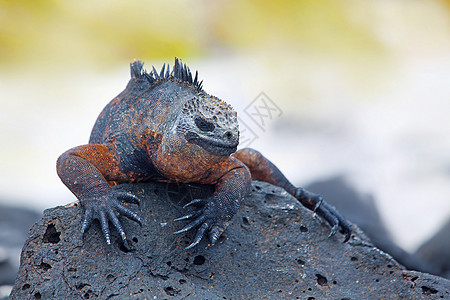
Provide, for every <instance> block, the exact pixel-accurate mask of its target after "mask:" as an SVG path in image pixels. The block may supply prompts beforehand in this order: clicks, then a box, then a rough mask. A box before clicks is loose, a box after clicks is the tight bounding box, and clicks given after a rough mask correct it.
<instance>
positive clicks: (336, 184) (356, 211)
mask: <svg viewBox="0 0 450 300" xmlns="http://www.w3.org/2000/svg"><path fill="white" fill-rule="evenodd" d="M306 189H307V190H310V191H312V192H316V193H320V194H322V195H323V196H324V199H327V201H328V202H329V203H330V204H332V205H334V206H335V207H336V208H337V209H338V210H339V211H340V212H341V213H343V214H344V215H345V216H346V217H347V218H348V219H349V220H350V221H351V222H352V223H354V224H356V225H358V227H359V228H361V229H362V230H363V231H364V233H365V234H366V235H367V236H368V237H369V239H370V241H371V242H372V243H373V244H374V245H375V246H376V247H377V248H379V249H381V250H383V251H384V252H386V253H388V254H389V255H391V256H392V257H393V258H394V259H395V260H396V261H397V262H399V263H400V264H402V265H403V266H405V267H406V268H407V269H409V270H416V271H420V272H427V273H432V274H434V275H439V276H442V275H443V273H442V272H441V268H440V267H439V266H437V265H435V264H431V263H429V260H425V259H423V257H421V256H420V255H417V254H412V253H409V252H407V251H405V250H404V249H402V248H401V247H400V246H398V245H397V244H396V243H395V242H394V241H393V239H392V237H391V234H390V232H389V231H388V230H387V228H386V226H385V224H384V223H383V221H382V219H381V216H380V213H379V211H378V208H377V206H376V204H375V199H374V198H373V197H372V196H371V195H368V194H361V193H359V192H357V191H356V190H355V189H354V188H353V187H351V186H350V185H349V184H348V183H347V182H346V181H345V179H344V178H343V177H342V176H337V177H334V178H330V179H327V180H322V181H318V182H314V183H312V184H310V185H309V186H307V187H306ZM447 236H448V234H447ZM441 244H442V243H441ZM447 244H448V242H447ZM441 248H442V247H441ZM449 251H450V249H449ZM447 257H448V256H447ZM435 260H436V259H435ZM441 261H443V259H442V260H441Z"/></svg>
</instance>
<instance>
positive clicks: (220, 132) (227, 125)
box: [131, 58, 239, 156]
mask: <svg viewBox="0 0 450 300" xmlns="http://www.w3.org/2000/svg"><path fill="white" fill-rule="evenodd" d="M131 77H132V78H133V79H137V82H140V83H142V84H143V85H144V86H147V85H148V83H150V86H152V87H156V86H159V87H160V89H161V90H163V89H164V88H163V87H162V86H161V85H164V83H166V84H169V83H175V84H176V88H174V87H173V86H172V88H166V89H164V90H165V92H167V91H168V90H170V92H171V93H173V94H172V95H170V96H169V95H168V94H167V95H166V97H174V98H177V99H178V100H179V101H180V102H178V103H179V104H180V106H179V107H177V106H178V103H177V104H176V105H175V106H174V107H173V113H174V114H175V116H176V118H174V123H172V124H171V125H170V126H169V130H168V132H167V133H168V135H170V136H166V138H167V140H170V142H169V143H170V144H173V145H169V146H172V147H175V148H176V147H179V145H175V144H178V143H179V142H182V141H185V142H187V143H188V144H191V145H193V146H194V148H196V147H201V148H202V149H203V150H205V151H207V152H208V153H209V154H210V155H213V156H225V155H230V154H231V153H233V152H235V151H236V149H237V145H238V144H239V125H238V121H237V114H236V112H235V111H234V110H233V109H232V108H231V106H230V105H228V104H227V103H225V102H223V101H221V100H220V99H218V98H216V97H214V96H210V95H208V94H207V93H205V92H204V91H203V89H202V81H199V80H198V72H195V76H192V73H191V71H190V69H189V67H187V66H186V64H184V65H183V63H182V62H181V60H179V59H178V58H175V65H174V67H173V69H172V71H171V70H170V67H169V66H167V68H166V65H163V67H162V69H161V70H160V71H159V72H158V71H156V69H155V68H154V67H153V69H152V71H151V72H149V73H148V72H146V71H145V70H144V69H143V63H142V62H140V61H136V62H134V63H132V64H131ZM185 150H186V149H185Z"/></svg>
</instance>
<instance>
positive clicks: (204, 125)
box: [194, 117, 214, 131]
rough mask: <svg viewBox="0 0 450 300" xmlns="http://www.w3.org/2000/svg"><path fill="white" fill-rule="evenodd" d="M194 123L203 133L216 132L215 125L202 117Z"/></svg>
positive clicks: (197, 118)
mask: <svg viewBox="0 0 450 300" xmlns="http://www.w3.org/2000/svg"><path fill="white" fill-rule="evenodd" d="M194 121H195V125H197V127H198V129H200V130H201V131H213V130H214V124H213V123H211V122H210V121H208V120H206V119H204V118H202V117H196V118H195V120H194Z"/></svg>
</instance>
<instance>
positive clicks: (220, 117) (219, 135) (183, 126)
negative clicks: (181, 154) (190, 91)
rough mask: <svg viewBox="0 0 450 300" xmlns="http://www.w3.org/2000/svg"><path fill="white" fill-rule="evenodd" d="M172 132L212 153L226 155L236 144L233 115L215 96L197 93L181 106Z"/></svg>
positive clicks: (235, 126)
mask: <svg viewBox="0 0 450 300" xmlns="http://www.w3.org/2000/svg"><path fill="white" fill-rule="evenodd" d="M176 131H177V133H178V134H181V135H183V136H184V137H185V139H186V140H187V141H188V142H189V143H192V144H196V145H198V146H200V147H202V148H203V149H204V150H206V151H207V152H209V153H211V154H215V155H219V156H221V155H230V154H231V153H233V152H235V151H236V148H237V145H238V144H239V125H238V121H237V114H236V112H235V111H234V110H233V109H232V108H231V106H230V105H228V104H227V103H225V102H223V101H221V100H219V99H218V98H216V97H213V96H210V95H207V94H199V95H198V96H197V97H193V98H191V99H189V100H188V101H187V102H186V103H185V104H184V106H183V109H182V112H181V115H180V118H179V119H178V123H177V124H176Z"/></svg>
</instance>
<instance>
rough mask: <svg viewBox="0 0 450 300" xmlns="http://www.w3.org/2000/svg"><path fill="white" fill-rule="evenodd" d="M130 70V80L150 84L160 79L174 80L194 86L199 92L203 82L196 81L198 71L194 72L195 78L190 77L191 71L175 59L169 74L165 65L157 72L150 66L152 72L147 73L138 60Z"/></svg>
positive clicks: (168, 68)
mask: <svg viewBox="0 0 450 300" xmlns="http://www.w3.org/2000/svg"><path fill="white" fill-rule="evenodd" d="M130 69H131V78H133V79H138V80H147V81H148V82H149V83H150V84H153V83H155V82H158V81H159V80H162V79H169V78H176V79H178V80H180V81H182V82H185V83H187V84H190V85H192V86H194V87H195V88H196V89H197V90H198V91H199V92H200V91H202V89H203V87H202V84H203V80H202V81H198V71H195V77H192V73H191V70H190V69H189V67H188V66H186V64H184V65H183V63H182V61H181V60H180V59H178V58H177V57H175V65H174V67H173V69H172V72H170V66H169V64H167V69H166V64H163V66H162V68H161V71H159V72H158V71H157V70H156V69H155V67H154V66H152V70H151V71H150V73H149V72H147V71H146V70H145V69H144V63H143V62H142V61H140V60H137V61H135V62H133V63H132V64H131V65H130Z"/></svg>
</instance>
